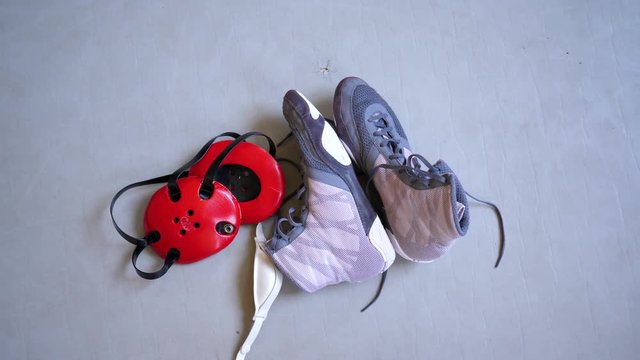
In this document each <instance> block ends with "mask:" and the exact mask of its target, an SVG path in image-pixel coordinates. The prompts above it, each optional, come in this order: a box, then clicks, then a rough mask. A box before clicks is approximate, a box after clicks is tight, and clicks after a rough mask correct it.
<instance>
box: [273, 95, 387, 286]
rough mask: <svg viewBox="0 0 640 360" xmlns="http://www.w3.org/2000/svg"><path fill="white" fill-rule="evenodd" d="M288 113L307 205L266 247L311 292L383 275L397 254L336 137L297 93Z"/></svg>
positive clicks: (288, 99) (283, 222) (287, 100)
mask: <svg viewBox="0 0 640 360" xmlns="http://www.w3.org/2000/svg"><path fill="white" fill-rule="evenodd" d="M283 112H284V117H285V118H286V120H287V122H288V123H289V126H290V127H291V129H292V132H293V135H294V136H295V138H296V140H297V142H298V144H299V146H300V149H301V152H302V157H303V162H302V167H303V175H304V188H303V194H304V202H305V206H304V207H303V208H302V209H301V211H299V212H298V213H296V211H295V209H293V208H292V209H289V216H287V217H283V218H281V219H279V220H278V222H277V224H276V229H275V232H274V236H273V238H272V239H270V240H268V241H267V242H266V243H265V244H264V246H263V247H264V248H265V250H266V251H267V252H268V253H269V254H270V255H271V257H272V258H273V261H274V262H275V264H276V265H277V266H278V268H279V269H280V270H281V271H282V272H283V273H284V274H286V275H287V276H288V277H289V278H290V279H291V280H292V281H293V282H294V283H296V284H297V285H298V286H299V287H300V288H302V289H303V290H306V291H308V292H313V291H316V290H319V289H321V288H323V287H325V286H328V285H332V284H337V283H340V282H344V281H347V282H359V281H363V280H366V279H369V278H371V277H373V276H375V275H377V274H380V273H382V272H383V271H385V270H386V269H387V268H388V267H389V266H391V264H392V263H393V261H394V259H395V252H394V250H393V247H392V245H391V243H390V241H389V238H388V236H387V233H386V232H385V230H384V227H383V226H382V223H381V221H380V218H379V217H378V216H377V215H376V212H375V210H374V209H373V207H372V206H371V204H370V202H369V200H368V199H367V197H366V195H365V194H364V191H363V190H362V187H361V186H360V184H359V183H358V179H357V178H356V175H355V173H354V171H353V167H352V162H351V159H350V158H349V155H348V154H347V152H346V150H345V148H344V146H343V145H342V143H341V142H340V140H339V139H338V136H337V134H336V133H335V131H334V130H333V128H332V127H331V126H329V124H328V123H327V122H326V121H325V119H324V118H323V117H322V115H320V113H319V112H318V110H317V109H316V108H315V107H314V106H313V105H312V104H311V103H310V102H309V101H308V100H307V99H306V98H305V97H304V96H303V95H302V94H300V93H299V92H297V91H294V90H290V91H289V92H287V94H286V95H285V97H284V103H283Z"/></svg>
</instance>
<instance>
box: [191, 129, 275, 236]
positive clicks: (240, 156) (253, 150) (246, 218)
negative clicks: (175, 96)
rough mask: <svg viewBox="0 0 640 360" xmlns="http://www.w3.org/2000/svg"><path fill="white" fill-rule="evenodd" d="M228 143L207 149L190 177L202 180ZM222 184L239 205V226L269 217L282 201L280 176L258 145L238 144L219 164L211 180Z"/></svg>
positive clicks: (255, 222) (219, 143)
mask: <svg viewBox="0 0 640 360" xmlns="http://www.w3.org/2000/svg"><path fill="white" fill-rule="evenodd" d="M231 142H232V141H231V140H223V141H219V142H216V143H214V144H213V145H211V147H210V148H209V150H208V151H207V153H206V154H205V155H204V157H202V159H200V161H198V162H197V163H195V164H194V165H193V166H192V167H191V170H190V171H189V174H190V175H194V176H204V175H205V172H206V171H207V168H208V167H209V166H211V165H212V163H213V162H214V161H215V160H216V158H218V157H219V156H220V154H221V153H222V152H223V151H224V149H225V148H226V147H227V146H229V144H231ZM214 179H215V180H216V181H219V182H220V183H222V184H224V185H225V186H226V187H227V188H228V189H229V190H231V192H232V193H233V195H234V196H235V197H236V199H238V202H239V203H240V209H241V212H242V223H243V224H257V223H259V222H261V221H264V220H266V219H267V218H269V217H270V216H271V215H273V214H274V213H275V212H276V211H277V210H278V209H279V208H280V204H281V203H282V199H283V197H284V191H285V184H284V174H283V173H282V169H281V167H280V164H278V162H277V161H276V159H275V158H274V156H273V155H271V154H270V153H269V152H268V151H266V150H265V149H263V148H261V147H260V146H258V145H255V144H252V143H249V142H241V143H238V145H237V146H236V147H234V148H233V150H232V151H231V152H229V154H228V155H227V156H226V157H225V158H224V160H223V161H222V162H221V163H220V169H219V170H218V175H217V176H216V177H215V178H214Z"/></svg>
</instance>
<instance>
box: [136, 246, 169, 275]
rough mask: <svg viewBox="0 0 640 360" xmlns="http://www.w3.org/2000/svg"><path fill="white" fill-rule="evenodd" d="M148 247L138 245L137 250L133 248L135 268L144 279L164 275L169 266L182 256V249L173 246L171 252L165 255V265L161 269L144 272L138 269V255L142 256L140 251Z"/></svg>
mask: <svg viewBox="0 0 640 360" xmlns="http://www.w3.org/2000/svg"><path fill="white" fill-rule="evenodd" d="M146 248H147V247H146V246H142V245H138V246H136V248H135V250H133V254H131V264H133V268H134V269H136V273H137V274H138V275H139V276H140V277H141V278H143V279H147V280H155V279H157V278H159V277H161V276H162V275H164V274H166V273H167V271H168V270H169V268H170V267H171V265H173V264H174V263H175V262H176V261H178V259H179V258H180V251H179V250H178V249H175V248H171V250H169V252H168V253H167V256H166V257H165V259H164V265H162V268H160V270H157V271H154V272H150V273H149V272H144V271H142V270H140V269H138V267H137V266H136V263H137V262H138V256H140V253H142V250H144V249H146Z"/></svg>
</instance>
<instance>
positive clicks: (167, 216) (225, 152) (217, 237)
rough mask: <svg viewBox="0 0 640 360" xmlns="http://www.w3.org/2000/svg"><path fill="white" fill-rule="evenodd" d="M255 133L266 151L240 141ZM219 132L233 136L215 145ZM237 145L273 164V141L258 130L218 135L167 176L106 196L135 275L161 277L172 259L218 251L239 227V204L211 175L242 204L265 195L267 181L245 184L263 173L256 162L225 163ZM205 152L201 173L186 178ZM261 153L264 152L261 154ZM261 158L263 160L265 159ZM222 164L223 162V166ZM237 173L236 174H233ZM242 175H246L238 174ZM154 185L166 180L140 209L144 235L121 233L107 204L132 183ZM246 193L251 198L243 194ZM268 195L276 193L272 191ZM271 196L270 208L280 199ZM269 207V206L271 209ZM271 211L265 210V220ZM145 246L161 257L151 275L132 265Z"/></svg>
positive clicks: (183, 260) (186, 260) (192, 258)
mask: <svg viewBox="0 0 640 360" xmlns="http://www.w3.org/2000/svg"><path fill="white" fill-rule="evenodd" d="M256 135H260V136H264V137H266V138H267V139H268V141H269V152H266V151H265V150H263V149H262V148H260V147H258V146H257V145H253V144H250V143H247V142H245V140H246V139H247V138H248V137H251V136H256ZM222 136H230V137H233V138H235V140H233V141H225V142H222V143H223V144H220V145H217V144H218V143H214V142H215V140H217V139H218V138H220V137H222ZM213 145H215V146H216V149H219V150H216V151H215V152H210V148H211V147H212V146H213ZM238 147H239V148H240V149H242V148H245V149H251V150H246V151H245V152H244V153H245V155H246V156H249V157H252V156H251V154H261V155H255V156H257V157H259V158H262V159H270V160H271V161H273V162H274V163H275V159H274V155H275V145H274V143H273V141H272V140H271V139H270V138H269V137H267V136H266V135H264V134H262V133H258V132H250V133H246V134H244V135H239V134H236V133H224V134H221V135H219V136H217V137H215V138H213V139H211V140H210V141H209V142H207V143H206V144H205V145H204V146H203V147H202V148H201V149H200V151H199V152H198V154H196V156H195V157H194V158H193V159H191V160H190V161H189V162H187V163H186V164H184V165H183V166H182V167H180V168H179V169H178V170H176V171H175V172H174V173H173V174H171V175H165V176H161V177H157V178H154V179H149V180H145V181H141V182H137V183H134V184H131V185H128V186H126V187H124V188H123V189H121V190H120V191H118V192H117V193H116V195H115V196H114V197H113V199H112V200H111V206H110V212H111V219H112V221H113V225H114V227H115V228H116V231H117V232H118V233H119V234H120V236H122V237H123V238H124V239H125V240H127V241H128V242H130V243H132V244H134V245H136V248H135V250H134V251H133V254H132V256H131V261H132V264H133V267H134V268H135V270H136V272H137V273H138V275H140V276H141V277H143V278H145V279H157V278H159V277H161V276H162V275H164V274H165V273H166V272H167V270H168V269H169V268H170V267H171V266H172V265H173V263H174V262H178V263H191V262H195V261H198V260H202V259H204V258H206V257H209V256H211V255H213V254H215V253H217V252H219V251H220V250H222V249H224V248H225V247H227V246H228V245H229V244H230V243H231V241H233V239H234V238H235V236H236V235H237V233H238V226H239V225H240V219H241V216H242V214H241V208H240V205H239V202H238V200H237V199H236V197H235V196H234V194H233V193H232V192H231V191H230V190H229V189H227V188H226V187H225V186H224V185H223V184H221V183H220V182H218V181H216V180H214V179H218V178H220V179H226V180H227V181H228V184H229V185H230V186H234V188H235V186H236V185H237V186H238V188H239V189H240V193H241V194H243V195H244V197H243V199H244V200H246V201H245V203H251V202H252V201H254V200H256V199H260V198H261V196H262V194H263V193H264V194H267V193H266V192H264V191H262V189H263V186H267V187H268V186H270V184H271V183H270V182H260V181H259V182H258V186H259V188H258V191H257V192H256V191H255V188H252V187H251V186H253V185H252V184H253V183H255V179H254V181H253V182H251V178H252V176H253V177H254V178H258V176H259V175H258V174H262V173H264V172H266V170H264V167H261V166H258V165H255V166H253V167H246V166H243V165H241V164H237V163H230V162H225V160H226V159H227V157H230V158H231V159H235V160H234V161H239V160H238V159H241V158H242V157H241V156H239V155H237V154H239V152H236V148H238ZM256 148H257V150H256ZM208 153H210V154H214V155H211V160H210V161H209V162H208V163H207V164H206V165H207V166H206V167H204V166H203V167H202V169H203V170H202V173H200V174H198V176H195V175H191V176H186V175H187V173H188V170H189V168H190V167H191V166H193V165H194V164H195V163H196V162H198V161H199V160H201V159H202V158H203V157H204V156H205V154H208ZM262 153H264V154H266V157H265V156H264V155H263V154H262ZM231 154H236V155H231ZM263 161H265V162H266V160H263ZM223 162H225V164H226V165H223ZM275 165H276V169H275V170H277V172H276V171H275V170H274V169H273V168H272V169H271V170H272V171H274V173H275V174H276V175H275V178H276V179H280V180H281V182H278V181H277V180H276V181H275V185H274V186H278V185H280V186H281V188H282V189H284V180H282V173H281V172H280V168H279V166H277V163H275ZM225 166H226V168H225ZM238 172H240V173H239V174H238ZM245 173H246V174H247V175H244V174H245ZM234 176H235V178H234ZM236 178H237V179H236ZM247 179H248V181H247ZM160 183H166V185H165V186H163V187H162V188H160V189H159V190H158V191H156V193H155V194H154V195H153V196H152V197H151V199H150V201H149V203H148V204H147V208H146V210H145V215H144V229H145V233H146V236H145V237H144V238H136V237H133V236H131V235H129V234H127V233H125V232H124V231H123V230H122V229H121V228H120V227H119V226H118V225H117V224H116V221H115V218H114V217H113V208H114V205H115V202H116V200H117V199H118V198H119V197H120V196H121V195H122V194H123V193H124V192H126V191H127V190H129V189H132V188H134V187H138V186H143V185H150V184H160ZM264 184H266V185H264ZM243 190H244V191H243ZM283 191H284V190H282V191H281V192H283ZM247 193H248V194H249V195H251V196H246V195H247ZM270 193H272V194H276V195H277V191H272V192H270ZM272 197H274V198H276V200H274V201H277V204H276V206H275V208H277V206H279V204H280V201H281V200H282V194H281V193H280V195H279V197H277V196H275V195H272ZM256 206H257V205H256ZM271 207H272V205H271V204H269V206H268V208H271ZM275 211H276V210H273V212H275ZM273 212H272V213H273ZM272 213H269V214H267V215H266V216H265V218H266V217H268V216H270V215H271V214H272ZM263 214H264V212H261V213H259V215H260V216H264V215H263ZM147 246H151V248H152V249H153V250H154V251H155V252H156V253H157V254H158V255H159V256H161V257H163V258H164V259H165V262H164V265H163V266H162V268H161V269H159V270H157V271H155V272H151V273H148V272H144V271H141V270H140V269H138V268H137V267H136V262H137V259H138V256H139V255H140V253H142V251H143V250H144V249H145V248H146V247H147Z"/></svg>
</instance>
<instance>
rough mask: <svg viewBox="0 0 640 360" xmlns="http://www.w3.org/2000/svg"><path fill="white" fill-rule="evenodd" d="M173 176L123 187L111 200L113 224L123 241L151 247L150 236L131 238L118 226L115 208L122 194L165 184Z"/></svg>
mask: <svg viewBox="0 0 640 360" xmlns="http://www.w3.org/2000/svg"><path fill="white" fill-rule="evenodd" d="M170 176H171V175H163V176H158V177H156V178H153V179H148V180H143V181H139V182H135V183H133V184H129V185H127V186H125V187H123V188H122V189H120V190H119V191H118V192H117V193H116V194H115V195H114V196H113V198H112V199H111V205H110V206H109V213H110V214H111V222H112V223H113V227H115V228H116V231H117V232H118V234H120V236H122V238H123V239H125V240H127V241H128V242H130V243H132V244H133V245H136V246H147V245H149V243H150V241H149V234H147V236H145V237H144V238H142V239H140V238H137V237H134V236H131V235H129V234H127V233H126V232H124V230H122V229H121V228H120V226H118V223H116V219H115V218H114V217H113V208H114V206H115V205H116V201H117V200H118V198H120V196H122V194H124V193H125V192H126V191H128V190H131V189H133V188H136V187H139V186H146V185H153V184H161V183H165V182H167V180H169V177H170Z"/></svg>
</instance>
